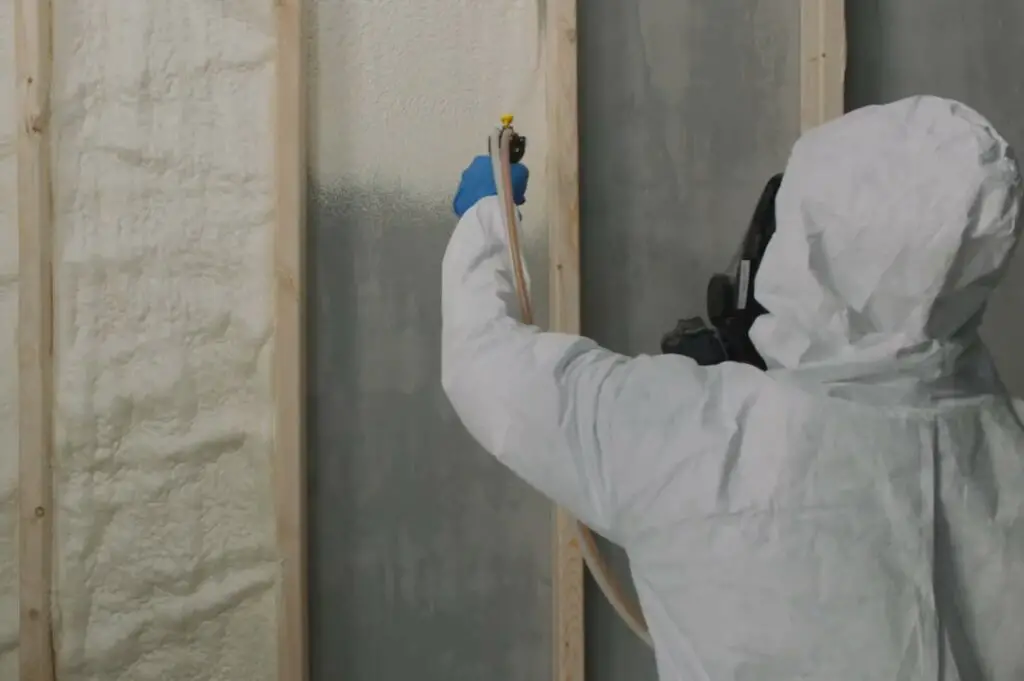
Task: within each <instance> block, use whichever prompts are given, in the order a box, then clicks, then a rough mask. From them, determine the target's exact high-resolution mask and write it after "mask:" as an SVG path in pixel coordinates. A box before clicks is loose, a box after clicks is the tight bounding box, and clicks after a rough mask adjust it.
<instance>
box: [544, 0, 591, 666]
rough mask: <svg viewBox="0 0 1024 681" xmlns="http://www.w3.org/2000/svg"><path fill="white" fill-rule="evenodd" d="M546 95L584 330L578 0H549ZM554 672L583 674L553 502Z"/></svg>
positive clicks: (551, 233) (576, 322)
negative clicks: (581, 285)
mask: <svg viewBox="0 0 1024 681" xmlns="http://www.w3.org/2000/svg"><path fill="white" fill-rule="evenodd" d="M546 4H547V16H546V22H545V26H546V41H547V42H546V63H545V66H546V89H547V91H546V99H547V135H548V140H549V145H548V157H547V175H548V186H549V187H550V190H549V191H548V194H547V211H548V215H547V218H548V239H549V241H548V252H549V258H550V267H551V271H550V281H549V286H550V291H551V301H550V303H551V304H550V317H551V318H550V327H551V329H552V330H553V331H561V332H565V333H579V332H580V248H579V243H580V242H579V228H580V201H579V126H578V119H577V109H578V100H577V98H578V89H577V49H576V0H548V1H547V3H546ZM554 515H555V522H554V530H555V531H554V566H553V571H552V574H553V579H552V588H553V593H554V605H555V608H554V610H555V612H554V634H555V636H554V638H555V649H554V678H555V681H583V677H584V648H583V639H584V631H583V554H582V552H581V549H580V545H579V538H578V534H577V531H576V520H575V518H573V517H572V516H571V515H569V514H568V513H566V512H565V511H564V510H563V509H561V508H558V509H555V513H554Z"/></svg>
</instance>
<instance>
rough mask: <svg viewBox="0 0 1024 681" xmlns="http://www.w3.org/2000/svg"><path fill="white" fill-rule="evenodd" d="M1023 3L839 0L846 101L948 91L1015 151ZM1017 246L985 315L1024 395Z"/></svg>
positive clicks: (1001, 361)
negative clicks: (843, 0) (845, 46)
mask: <svg viewBox="0 0 1024 681" xmlns="http://www.w3.org/2000/svg"><path fill="white" fill-rule="evenodd" d="M1022 26H1024V3H1022V2H1020V0H970V1H967V0H913V1H910V2H908V1H905V0H848V1H847V31H848V35H849V66H848V67H847V79H846V84H847V89H846V102H847V108H849V109H854V108H857V107H860V106H864V105H867V104H877V103H884V102H889V101H893V100H895V99H899V98H902V97H906V96H909V95H915V94H932V95H939V96H943V97H952V98H954V99H957V100H960V101H962V102H964V103H965V104H968V105H970V106H972V107H974V108H975V109H977V110H978V111H980V112H981V113H982V114H984V115H985V116H986V117H988V118H989V120H991V121H992V123H993V124H994V125H995V126H996V128H997V129H998V130H999V131H1000V132H1001V133H1002V134H1003V135H1004V136H1005V137H1006V138H1007V139H1008V140H1009V141H1010V144H1012V145H1013V146H1014V147H1015V148H1016V150H1017V151H1018V153H1022V152H1024V77H1022V76H1021V65H1024V39H1022V38H1021V27H1022ZM1022 311H1024V249H1019V250H1018V252H1017V254H1016V257H1015V258H1014V261H1013V262H1012V263H1011V265H1010V270H1009V272H1008V276H1007V279H1006V280H1005V281H1004V282H1003V285H1002V287H1001V288H1000V289H999V291H998V292H997V293H996V296H995V298H994V299H993V301H992V304H991V306H990V308H989V311H988V315H987V316H986V319H985V326H984V336H985V339H986V341H987V342H988V344H989V347H990V348H991V350H992V353H993V354H994V355H995V357H996V363H997V364H998V366H999V369H1000V372H1001V373H1002V376H1003V380H1004V381H1005V382H1006V384H1007V386H1008V387H1009V389H1010V390H1011V391H1012V392H1013V393H1014V394H1016V395H1018V396H1024V353H1022V352H1021V351H1020V348H1021V347H1024V315H1022V314H1021V312H1022Z"/></svg>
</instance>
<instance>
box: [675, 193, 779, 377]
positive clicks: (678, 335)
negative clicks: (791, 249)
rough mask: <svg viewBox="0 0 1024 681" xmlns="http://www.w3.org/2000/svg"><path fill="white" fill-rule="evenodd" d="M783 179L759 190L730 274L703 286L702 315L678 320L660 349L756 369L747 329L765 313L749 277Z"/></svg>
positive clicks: (705, 362)
mask: <svg viewBox="0 0 1024 681" xmlns="http://www.w3.org/2000/svg"><path fill="white" fill-rule="evenodd" d="M781 184H782V175H781V174H779V175H775V176H774V177H772V178H771V179H770V180H769V181H768V184H767V185H766V186H765V188H764V191H763V192H761V198H760V199H759V200H758V202H757V207H756V208H755V209H754V217H753V218H752V219H751V221H750V226H749V227H748V228H747V233H746V235H745V236H744V238H743V243H742V244H741V246H740V250H739V252H738V253H737V254H736V257H734V258H733V262H732V263H731V264H730V266H729V271H730V273H729V274H715V275H714V276H712V277H711V280H710V281H709V282H708V290H707V303H706V305H707V316H708V322H710V326H709V325H708V324H707V323H706V322H705V321H704V319H702V318H701V317H691V318H689V319H681V320H679V322H678V323H677V324H676V327H675V328H674V329H673V330H672V331H670V332H669V333H667V334H665V336H664V337H663V338H662V340H661V351H662V352H663V353H666V354H675V355H685V356H687V357H689V358H691V359H693V360H694V361H695V362H697V363H698V364H700V365H702V366H710V365H713V364H720V363H722V362H742V363H744V364H750V365H753V366H756V367H758V368H760V369H764V368H765V363H764V360H763V359H762V358H761V355H760V354H758V352H757V350H756V349H755V348H754V344H753V343H751V341H750V328H751V327H752V326H753V325H754V321H755V320H756V319H757V318H758V317H760V316H761V315H762V314H764V313H765V309H764V308H763V307H761V305H760V304H759V303H758V302H757V301H756V300H755V299H754V277H755V276H757V270H758V268H759V267H760V266H761V259H762V258H763V257H764V252H765V249H766V248H767V247H768V241H769V240H770V239H771V238H772V235H773V234H774V233H775V195H776V194H777V193H778V191H779V186H780V185H781Z"/></svg>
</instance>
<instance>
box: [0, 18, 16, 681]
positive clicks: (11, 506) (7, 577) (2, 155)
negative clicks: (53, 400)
mask: <svg viewBox="0 0 1024 681" xmlns="http://www.w3.org/2000/svg"><path fill="white" fill-rule="evenodd" d="M0 35H3V36H5V37H4V39H3V40H0V92H3V93H11V92H14V41H13V40H10V39H8V38H7V36H13V35H14V0H0ZM13 100H14V98H13V97H10V96H2V95H0V679H16V678H17V677H18V658H17V654H18V651H17V646H18V565H17V556H18V552H17V541H18V538H17V519H18V514H17V497H16V492H17V482H18V352H17V346H16V341H17V335H16V334H17V328H18V225H17V215H16V205H17V203H16V200H17V189H16V185H17V176H16V174H17V168H16V166H15V164H14V149H15V131H16V127H15V104H14V101H13Z"/></svg>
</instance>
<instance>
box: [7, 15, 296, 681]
mask: <svg viewBox="0 0 1024 681" xmlns="http://www.w3.org/2000/svg"><path fill="white" fill-rule="evenodd" d="M271 8H272V3H266V2H257V3H254V2H247V1H245V0H237V1H235V0H176V1H175V2H139V1H138V0H108V1H105V2H95V1H93V0H55V2H54V7H53V14H54V22H55V25H54V40H53V43H54V49H55V55H54V60H55V61H54V92H53V112H54V126H53V130H54V178H55V179H54V184H55V188H54V200H55V217H56V244H57V245H56V251H57V252H56V254H55V263H56V265H55V268H56V275H55V276H56V293H55V296H56V303H55V304H56V342H55V343H56V355H57V364H56V369H55V384H56V385H55V392H56V419H55V421H56V455H55V462H54V466H55V484H56V488H55V489H56V502H57V516H56V530H55V533H56V537H55V547H56V548H55V560H56V575H55V604H54V609H55V617H56V625H55V628H56V633H55V635H56V644H55V645H56V648H57V651H56V652H57V668H58V675H59V677H60V678H61V680H62V681H100V680H104V681H112V680H115V679H131V680H132V681H144V680H147V679H154V680H156V679H159V680H160V681H186V680H187V681H207V680H209V681H261V680H264V679H267V680H270V679H273V678H274V676H275V668H276V667H275V665H276V660H275V658H274V655H275V640H276V610H275V595H276V586H277V580H278V570H277V561H276V551H275V541H274V526H273V503H272V502H273V500H272V496H271V485H270V461H269V458H270V450H271V436H272V423H273V414H272V397H271V386H270V363H269V360H270V355H271V350H272V329H273V324H272V316H271V315H272V305H271V286H270V267H269V264H270V249H271V246H272V243H271V238H272V232H271V226H272V219H273V196H274V192H273V186H272V174H273V173H272V169H273V156H272V139H273V134H272V129H271V107H270V103H271V101H272V97H273V57H274V40H273V25H272V16H271ZM5 44H6V41H5ZM0 215H3V214H2V213H0ZM2 224H4V225H6V224H7V222H6V221H5V222H4V223H2ZM7 231H8V230H5V231H4V235H5V238H6V234H7ZM5 243H6V242H5ZM6 251H7V248H6V247H5V248H4V252H6ZM2 262H4V263H5V264H4V267H5V268H6V267H8V265H7V264H6V261H2ZM8 269H9V268H8ZM4 271H7V270H6V269H5V270H4ZM5 281H6V280H5ZM9 290H10V289H9V287H8V288H5V289H4V293H3V294H0V296H10V295H11V294H10V293H9ZM0 300H4V301H6V297H0ZM4 305H5V307H4V308H3V310H4V312H3V314H5V315H6V314H7V312H6V309H7V308H6V305H7V303H6V302H4ZM4 328H6V327H4ZM3 339H4V340H3V342H4V343H6V342H7V338H6V336H3ZM8 356H9V355H8V353H6V352H0V357H4V358H6V357H8ZM6 394H7V393H6V392H5V393H4V396H6ZM0 399H5V397H4V398H0ZM0 404H3V403H2V402H0ZM5 413H6V412H4V411H0V414H5ZM5 418H6V417H5ZM3 432H5V433H6V431H3ZM0 472H2V473H6V468H2V467H0ZM5 480H6V478H5ZM0 484H3V485H4V487H3V489H4V490H6V489H7V488H8V487H9V485H8V484H7V483H6V482H4V483H0ZM4 498H5V499H6V496H5V497H4ZM5 503H6V502H5ZM4 508H6V506H5V507H4ZM5 517H6V516H5ZM4 527H6V524H5V525H4ZM3 536H6V535H3ZM0 575H6V571H3V569H2V568H0ZM5 632H6V629H0V633H5ZM4 678H7V677H6V676H4Z"/></svg>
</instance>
